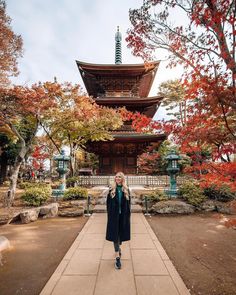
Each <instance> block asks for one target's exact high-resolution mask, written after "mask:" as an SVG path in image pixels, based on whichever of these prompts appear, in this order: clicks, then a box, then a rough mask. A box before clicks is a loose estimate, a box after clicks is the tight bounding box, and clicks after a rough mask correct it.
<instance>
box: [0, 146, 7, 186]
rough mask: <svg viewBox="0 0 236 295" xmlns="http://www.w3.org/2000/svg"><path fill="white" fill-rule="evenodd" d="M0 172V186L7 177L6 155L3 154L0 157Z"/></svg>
mask: <svg viewBox="0 0 236 295" xmlns="http://www.w3.org/2000/svg"><path fill="white" fill-rule="evenodd" d="M0 159H1V162H0V166H1V170H0V184H3V182H4V181H5V180H6V176H7V155H6V153H5V152H3V153H2V155H1V158H0Z"/></svg>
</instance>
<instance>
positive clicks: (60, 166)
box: [53, 150, 70, 196]
mask: <svg viewBox="0 0 236 295" xmlns="http://www.w3.org/2000/svg"><path fill="white" fill-rule="evenodd" d="M54 160H55V161H57V169H56V170H57V172H58V173H59V178H60V181H61V183H60V185H59V187H58V189H56V190H53V195H55V196H62V195H63V194H64V191H65V189H66V173H67V172H68V171H69V168H68V164H69V161H70V157H69V156H66V154H65V151H64V150H62V151H61V153H60V155H57V156H55V157H54Z"/></svg>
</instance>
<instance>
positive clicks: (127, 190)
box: [111, 172, 129, 200]
mask: <svg viewBox="0 0 236 295" xmlns="http://www.w3.org/2000/svg"><path fill="white" fill-rule="evenodd" d="M117 176H120V177H121V178H122V191H123V192H124V195H125V197H126V199H127V200H129V188H128V186H127V184H126V180H125V175H124V173H123V172H118V173H116V175H115V178H116V177H117ZM116 187H117V183H116V181H115V180H114V182H113V183H112V185H111V197H112V198H114V197H115V194H116Z"/></svg>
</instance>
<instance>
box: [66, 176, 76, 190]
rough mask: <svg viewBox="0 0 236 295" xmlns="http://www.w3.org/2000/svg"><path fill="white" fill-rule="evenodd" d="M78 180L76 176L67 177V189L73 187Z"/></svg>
mask: <svg viewBox="0 0 236 295" xmlns="http://www.w3.org/2000/svg"><path fill="white" fill-rule="evenodd" d="M78 180H79V177H78V176H73V177H69V178H67V179H66V186H67V187H75V185H76V183H77V182H78Z"/></svg>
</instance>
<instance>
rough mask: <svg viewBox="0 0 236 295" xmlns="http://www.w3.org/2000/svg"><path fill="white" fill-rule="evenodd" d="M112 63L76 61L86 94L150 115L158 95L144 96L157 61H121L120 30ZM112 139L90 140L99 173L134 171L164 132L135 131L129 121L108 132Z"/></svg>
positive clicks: (155, 109)
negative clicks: (97, 159)
mask: <svg viewBox="0 0 236 295" xmlns="http://www.w3.org/2000/svg"><path fill="white" fill-rule="evenodd" d="M115 42H116V43H115V44H116V47H115V48H116V50H115V64H90V63H85V62H82V61H76V63H77V66H78V68H79V71H80V74H81V77H82V79H83V82H84V85H85V87H86V89H87V92H88V94H89V96H92V97H93V99H94V100H95V101H96V103H97V104H98V105H103V106H107V107H111V108H118V107H126V109H127V110H129V111H132V112H135V111H137V112H140V113H142V114H145V115H146V116H148V117H150V118H152V117H153V116H154V115H155V113H156V111H157V109H158V107H159V105H160V103H161V99H162V97H158V96H154V97H148V94H149V92H150V89H151V86H152V83H153V80H154V78H155V75H156V72H157V69H158V66H159V61H156V62H153V63H152V64H151V65H149V66H148V67H147V66H146V65H145V64H122V59H121V33H120V32H119V28H118V30H117V32H116V35H115ZM112 135H113V137H114V140H113V141H106V142H104V141H99V142H90V143H89V144H88V145H87V151H88V152H92V153H95V154H96V155H98V157H99V169H98V171H97V172H98V174H100V175H111V174H115V173H117V172H118V171H123V172H124V173H125V174H137V173H138V169H137V158H138V156H139V155H141V154H142V153H144V152H145V151H146V150H147V148H148V147H150V146H155V147H158V146H159V145H160V143H161V142H162V141H164V140H165V139H166V135H165V134H145V133H138V132H135V131H134V130H133V129H132V127H131V124H130V122H125V123H124V125H123V126H122V127H121V128H120V129H119V130H116V131H113V132H112Z"/></svg>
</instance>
